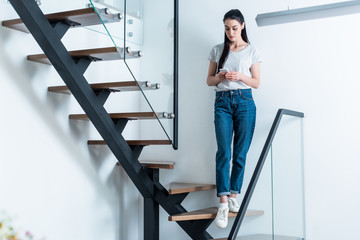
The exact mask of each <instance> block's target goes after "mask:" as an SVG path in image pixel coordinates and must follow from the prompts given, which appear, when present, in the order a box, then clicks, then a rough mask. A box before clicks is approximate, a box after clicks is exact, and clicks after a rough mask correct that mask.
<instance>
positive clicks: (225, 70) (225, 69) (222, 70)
mask: <svg viewBox="0 0 360 240" xmlns="http://www.w3.org/2000/svg"><path fill="white" fill-rule="evenodd" d="M220 72H223V73H227V72H229V70H228V69H227V68H222V69H220Z"/></svg>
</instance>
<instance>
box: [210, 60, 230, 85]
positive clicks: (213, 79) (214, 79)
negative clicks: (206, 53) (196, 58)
mask: <svg viewBox="0 0 360 240" xmlns="http://www.w3.org/2000/svg"><path fill="white" fill-rule="evenodd" d="M216 68H217V64H216V63H215V62H213V61H210V64H209V71H208V76H207V79H206V83H207V85H208V86H216V85H218V84H219V83H220V82H222V81H224V80H225V79H226V78H225V73H221V72H220V73H219V74H216Z"/></svg>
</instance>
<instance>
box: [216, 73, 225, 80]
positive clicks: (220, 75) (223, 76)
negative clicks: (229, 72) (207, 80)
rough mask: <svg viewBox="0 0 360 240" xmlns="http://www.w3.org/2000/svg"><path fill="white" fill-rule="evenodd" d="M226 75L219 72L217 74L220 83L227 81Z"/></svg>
mask: <svg viewBox="0 0 360 240" xmlns="http://www.w3.org/2000/svg"><path fill="white" fill-rule="evenodd" d="M225 74H226V73H224V72H219V73H218V74H217V77H218V78H219V80H220V81H224V80H225V79H226V77H225Z"/></svg>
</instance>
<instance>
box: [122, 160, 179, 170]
mask: <svg viewBox="0 0 360 240" xmlns="http://www.w3.org/2000/svg"><path fill="white" fill-rule="evenodd" d="M140 163H141V165H142V166H143V167H145V168H159V169H174V166H175V162H161V161H141V160H140ZM116 165H120V163H119V162H117V163H116Z"/></svg>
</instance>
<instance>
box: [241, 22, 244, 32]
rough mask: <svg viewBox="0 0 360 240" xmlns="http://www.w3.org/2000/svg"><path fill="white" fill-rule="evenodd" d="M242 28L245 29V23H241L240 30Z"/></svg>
mask: <svg viewBox="0 0 360 240" xmlns="http://www.w3.org/2000/svg"><path fill="white" fill-rule="evenodd" d="M244 27H245V22H243V23H242V24H241V30H243V29H244Z"/></svg>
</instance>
